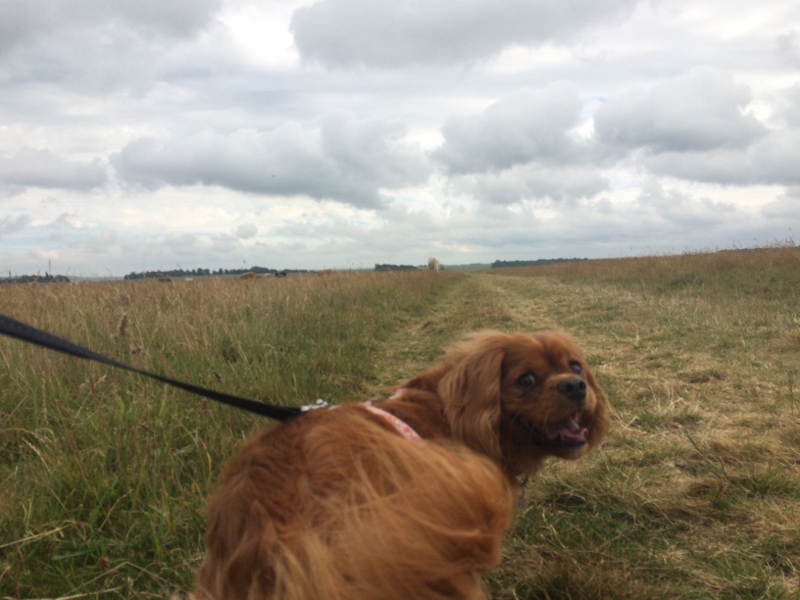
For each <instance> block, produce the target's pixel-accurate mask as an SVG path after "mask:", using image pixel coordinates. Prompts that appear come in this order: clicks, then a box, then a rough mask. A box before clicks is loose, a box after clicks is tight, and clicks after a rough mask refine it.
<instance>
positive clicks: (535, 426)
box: [520, 413, 589, 448]
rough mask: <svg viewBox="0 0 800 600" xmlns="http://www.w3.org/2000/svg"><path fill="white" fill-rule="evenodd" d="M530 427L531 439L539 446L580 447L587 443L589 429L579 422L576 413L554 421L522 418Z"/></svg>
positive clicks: (523, 422)
mask: <svg viewBox="0 0 800 600" xmlns="http://www.w3.org/2000/svg"><path fill="white" fill-rule="evenodd" d="M520 421H521V422H522V424H523V425H524V426H525V427H526V428H527V429H528V432H529V433H530V436H531V441H532V442H533V443H534V444H536V445H537V446H546V447H548V448H580V447H581V446H583V445H585V444H586V443H587V442H586V435H587V434H588V433H589V430H588V429H586V427H581V426H580V425H579V424H578V414H577V413H575V414H573V415H570V416H568V417H565V418H564V419H561V420H560V421H556V422H554V423H542V424H539V423H533V422H531V421H528V420H527V419H520Z"/></svg>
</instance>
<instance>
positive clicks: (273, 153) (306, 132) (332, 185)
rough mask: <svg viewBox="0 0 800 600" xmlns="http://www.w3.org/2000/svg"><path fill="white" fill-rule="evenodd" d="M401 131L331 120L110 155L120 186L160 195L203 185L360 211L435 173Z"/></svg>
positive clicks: (376, 123)
mask: <svg viewBox="0 0 800 600" xmlns="http://www.w3.org/2000/svg"><path fill="white" fill-rule="evenodd" d="M403 135H404V128H403V127H402V126H400V125H399V124H396V123H390V122H386V121H381V120H378V119H365V120H358V119H355V118H353V117H350V116H347V115H344V114H335V115H329V116H328V117H326V118H325V119H324V120H323V123H322V125H321V127H320V128H319V129H315V128H310V127H303V126H301V125H300V124H298V123H293V122H289V123H286V124H284V125H281V126H279V127H277V128H275V129H273V130H270V131H257V130H253V129H239V130H236V131H234V132H233V133H231V134H228V135H224V134H218V133H214V132H211V131H203V132H199V133H196V134H193V135H190V136H188V137H185V138H173V139H171V140H169V141H166V142H162V141H158V140H156V139H153V138H140V139H138V140H134V141H133V142H130V143H129V144H128V145H127V146H125V147H124V148H123V149H122V150H121V151H120V152H118V153H116V154H114V155H112V157H111V163H112V165H113V166H114V167H115V168H116V170H117V172H118V174H119V176H120V178H121V180H122V181H123V182H124V183H126V184H130V185H140V186H144V187H145V188H150V189H155V188H158V187H161V186H164V185H172V186H186V185H193V184H196V183H201V184H204V185H219V186H222V187H225V188H229V189H232V190H238V191H243V192H250V193H256V194H265V195H285V196H298V195H306V196H309V197H311V198H315V199H317V200H322V199H332V200H337V201H339V202H343V203H346V204H352V205H353V206H358V207H362V208H376V207H379V206H380V205H381V204H382V203H383V199H382V195H381V189H382V188H402V187H404V186H407V185H413V184H417V183H421V182H423V181H425V180H426V179H427V177H428V176H429V174H430V172H431V169H430V167H429V165H428V164H427V161H426V159H425V157H424V155H423V154H422V152H421V151H420V150H419V148H418V147H417V146H416V145H414V144H411V143H409V142H406V141H404V140H403Z"/></svg>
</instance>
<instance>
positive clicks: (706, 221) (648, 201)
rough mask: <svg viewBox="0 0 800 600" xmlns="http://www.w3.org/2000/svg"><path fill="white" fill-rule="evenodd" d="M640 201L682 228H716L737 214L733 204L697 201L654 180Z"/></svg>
mask: <svg viewBox="0 0 800 600" xmlns="http://www.w3.org/2000/svg"><path fill="white" fill-rule="evenodd" d="M637 202H638V204H639V206H640V207H641V208H642V209H644V210H645V211H646V212H652V213H655V214H656V215H658V216H659V217H660V218H661V219H663V220H664V221H667V222H668V223H670V224H672V225H673V226H676V227H678V228H680V229H698V228H706V227H713V226H715V225H719V224H722V223H724V222H726V221H727V220H728V219H729V217H730V216H732V215H734V214H735V213H736V207H735V205H733V204H731V203H727V202H714V201H712V200H710V199H708V198H694V197H692V196H690V195H688V194H685V193H683V192H679V191H677V190H668V189H664V187H663V186H662V185H661V184H660V183H658V182H656V181H653V180H651V181H647V182H645V183H644V185H643V186H642V192H641V194H640V196H639V198H638V200H637Z"/></svg>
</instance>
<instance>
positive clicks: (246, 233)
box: [236, 223, 258, 240]
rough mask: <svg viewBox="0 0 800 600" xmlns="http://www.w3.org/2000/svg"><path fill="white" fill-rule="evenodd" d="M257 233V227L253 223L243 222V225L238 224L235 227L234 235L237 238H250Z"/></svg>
mask: <svg viewBox="0 0 800 600" xmlns="http://www.w3.org/2000/svg"><path fill="white" fill-rule="evenodd" d="M257 233H258V227H256V225H255V224H254V223H245V224H243V225H239V227H238V228H237V229H236V237H238V238H239V239H243V240H246V239H250V238H253V237H255V236H256V234H257Z"/></svg>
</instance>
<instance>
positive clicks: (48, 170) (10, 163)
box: [0, 147, 108, 191]
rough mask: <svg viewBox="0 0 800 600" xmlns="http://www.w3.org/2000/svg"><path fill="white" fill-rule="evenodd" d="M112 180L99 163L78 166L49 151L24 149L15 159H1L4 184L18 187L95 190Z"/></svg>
mask: <svg viewBox="0 0 800 600" xmlns="http://www.w3.org/2000/svg"><path fill="white" fill-rule="evenodd" d="M107 179H108V176H107V174H106V170H105V168H103V166H102V165H101V164H100V162H99V160H93V161H91V162H78V161H73V160H69V159H66V158H62V157H60V156H56V155H55V154H53V153H52V152H50V151H49V150H35V149H33V148H27V147H26V148H21V149H20V150H19V151H18V152H17V153H16V154H14V155H13V156H0V183H3V184H11V185H15V186H20V187H23V186H30V187H40V188H62V189H72V190H86V191H88V190H91V189H93V188H97V187H101V186H103V185H105V184H106V181H107Z"/></svg>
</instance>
